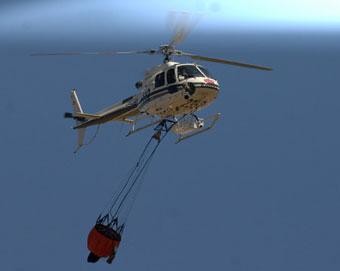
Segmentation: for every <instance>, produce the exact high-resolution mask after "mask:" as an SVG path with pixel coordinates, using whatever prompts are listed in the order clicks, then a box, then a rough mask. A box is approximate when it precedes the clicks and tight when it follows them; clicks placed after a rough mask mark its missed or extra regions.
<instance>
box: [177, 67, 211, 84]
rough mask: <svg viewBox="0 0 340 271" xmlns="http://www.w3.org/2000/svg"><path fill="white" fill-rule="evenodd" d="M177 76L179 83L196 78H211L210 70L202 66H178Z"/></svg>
mask: <svg viewBox="0 0 340 271" xmlns="http://www.w3.org/2000/svg"><path fill="white" fill-rule="evenodd" d="M177 75H178V79H179V81H181V80H184V79H188V78H194V77H211V75H210V73H209V72H208V70H206V69H205V68H203V67H202V66H196V65H188V64H184V65H179V66H177Z"/></svg>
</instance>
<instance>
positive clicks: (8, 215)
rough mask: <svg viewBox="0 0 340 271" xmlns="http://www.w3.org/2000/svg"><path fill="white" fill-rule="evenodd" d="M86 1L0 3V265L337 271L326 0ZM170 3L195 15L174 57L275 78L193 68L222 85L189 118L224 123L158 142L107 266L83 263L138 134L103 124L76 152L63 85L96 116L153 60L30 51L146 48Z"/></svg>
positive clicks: (339, 200) (339, 252) (162, 26)
mask: <svg viewBox="0 0 340 271" xmlns="http://www.w3.org/2000/svg"><path fill="white" fill-rule="evenodd" d="M98 2H99V1H47V0H46V1H38V0H37V1H26V0H21V1H20V0H17V1H1V4H0V37H1V42H0V59H1V62H0V74H1V80H0V114H1V116H2V128H1V135H0V150H1V152H0V165H1V168H0V180H1V186H0V213H1V215H2V222H3V223H0V240H1V242H0V270H4V271H7V270H10V271H12V270H15V271H31V270H32V271H40V270H41V271H45V270H49V271H60V270H84V271H85V270H89V271H90V270H91V271H94V270H103V271H104V270H117V271H119V270H124V271H127V270H138V271H144V270H145V271H154V270H157V271H159V270H161V271H174V270H196V271H207V270H233V271H234V270H235V271H246V270H261V271H273V270H275V271H287V270H289V271H301V270H309V271H320V270H327V271H339V270H340V234H339V229H340V218H339V215H338V214H339V209H340V196H339V195H340V183H339V180H340V169H339V153H340V141H339V138H340V126H339V125H338V123H339V116H340V104H339V101H340V92H339V86H340V77H339V72H338V70H339V66H340V51H339V50H340V49H339V44H340V35H339V34H338V32H335V31H333V32H332V31H330V32H331V33H327V35H325V32H328V30H334V29H335V30H336V29H339V27H338V26H339V20H338V12H339V9H338V8H334V7H337V6H336V3H335V4H334V5H333V6H332V5H331V3H332V2H330V1H322V2H321V1H320V2H313V1H309V2H308V3H307V4H306V1H303V2H301V1H297V2H293V1H284V4H280V6H277V5H276V4H275V3H279V2H278V1H268V2H267V3H266V2H264V1H251V2H250V1H249V2H244V1H234V2H230V1H229V2H226V1H219V2H218V1H209V0H208V1H171V2H170V1H167V2H165V1H163V2H159V1H157V2H156V1H134V2H132V1H126V2H124V3H122V1H119V3H118V2H117V1H100V2H99V4H98ZM115 2H117V3H115ZM182 2H183V3H182ZM13 3H14V4H13ZM227 3H228V4H227ZM321 3H322V4H321ZM325 3H326V4H325ZM333 3H334V2H333ZM168 10H184V11H189V12H191V13H197V12H201V13H204V14H205V16H204V17H203V18H202V20H201V21H200V22H199V23H198V24H197V25H196V28H195V29H194V30H193V33H191V34H190V36H189V37H188V39H187V40H185V41H184V42H183V44H181V46H180V47H181V48H180V49H183V50H185V51H189V52H193V53H197V54H202V55H207V56H212V57H221V58H227V59H234V60H238V61H245V62H250V63H256V64H260V65H268V66H271V67H273V68H274V71H273V72H270V73H269V72H262V71H256V70H250V69H241V68H237V67H229V66H225V65H220V64H217V63H204V66H205V67H206V68H208V69H209V70H210V71H211V72H212V74H213V76H214V78H216V79H217V80H218V81H219V83H220V86H221V89H220V93H219V97H218V99H217V100H216V101H215V102H214V103H213V104H212V105H211V106H210V107H209V108H207V109H205V110H203V111H202V112H199V114H198V115H199V116H200V117H204V116H207V115H210V114H212V113H216V112H220V113H221V114H222V116H221V119H220V120H219V122H218V123H217V124H216V126H215V128H214V129H212V130H211V131H209V132H207V133H205V134H201V135H198V136H196V137H193V138H191V139H190V140H187V141H184V142H183V143H181V144H177V145H176V144H174V142H175V136H174V135H173V134H171V135H169V136H168V137H167V138H166V140H165V141H164V143H163V145H162V146H161V147H160V149H159V151H158V152H157V154H156V156H155V158H154V159H153V162H152V165H151V166H150V169H149V171H148V173H147V175H146V178H145V180H144V183H143V186H142V188H141V191H140V194H139V195H138V198H137V201H136V204H135V206H134V208H133V210H132V212H131V215H130V217H129V220H128V224H127V228H126V231H125V234H124V236H123V242H122V244H121V247H120V249H119V252H118V255H117V258H116V260H115V262H114V263H113V266H108V265H107V264H106V263H105V262H100V263H98V264H96V265H94V266H93V265H89V264H87V263H86V256H87V253H88V250H87V247H86V237H87V234H88V232H89V230H90V229H91V227H92V225H93V223H94V222H95V219H96V218H97V216H98V214H99V212H100V211H101V210H102V208H104V206H105V204H106V203H107V201H108V199H109V198H110V197H111V196H112V193H113V192H114V191H115V190H116V189H117V184H118V183H119V181H120V180H121V178H122V177H124V176H125V174H126V172H128V170H129V169H130V167H131V166H132V165H133V164H134V163H135V160H136V157H137V156H138V155H139V154H140V152H141V150H142V148H143V146H144V144H145V142H146V141H147V139H148V138H149V136H150V134H151V131H143V132H141V133H139V134H136V135H134V136H131V137H128V138H126V137H125V134H126V132H127V129H128V127H126V125H124V126H122V125H121V124H120V123H116V122H112V123H108V124H106V125H103V126H102V127H101V129H100V133H99V135H98V137H97V138H96V140H95V141H94V142H93V144H91V145H89V146H87V147H86V148H84V149H83V150H81V151H80V152H79V153H78V154H77V155H74V154H73V150H74V147H75V143H76V135H75V132H74V130H73V129H71V126H72V125H73V124H72V122H70V121H69V120H65V119H63V117H62V116H63V113H64V112H65V111H70V110H71V102H70V97H69V95H70V90H71V89H72V88H77V90H78V95H79V98H80V101H81V103H82V106H83V109H84V110H85V111H86V112H89V113H93V112H96V111H98V110H100V109H101V108H103V107H106V106H108V105H110V104H112V103H115V102H117V101H119V100H121V99H124V98H126V97H128V96H131V95H132V94H135V93H136V91H137V90H136V89H135V87H134V84H135V82H136V81H138V80H141V79H142V78H143V74H144V71H145V70H146V69H147V68H150V67H152V66H154V65H157V64H159V63H160V62H161V58H160V57H157V56H154V57H150V56H144V55H138V56H117V57H88V56H84V57H30V56H29V54H30V53H32V52H37V51H38V52H39V51H42V52H46V51H47V52H49V51H66V50H79V51H82V50H84V51H97V50H110V49H111V50H129V49H145V48H150V47H156V46H157V45H159V44H160V43H161V42H166V41H167V40H168V39H169V36H170V35H169V32H168V31H164V30H166V28H167V26H166V18H167V13H168ZM231 26H233V27H231ZM216 28H218V29H220V31H225V33H223V34H222V35H221V33H216V32H215V30H216ZM242 29H248V30H249V29H251V30H252V31H251V35H250V33H247V32H245V31H241V30H242ZM273 29H274V31H272V30H273ZM282 29H286V30H287V29H288V30H291V31H285V32H282V33H280V34H278V33H277V32H278V31H277V32H275V31H276V30H282ZM232 30H233V31H234V32H235V33H227V31H232ZM267 30H268V33H269V34H268V33H264V34H263V32H266V31H267ZM269 30H270V31H271V32H270V31H269ZM296 30H298V31H296ZM307 30H308V31H307ZM309 30H315V31H309ZM316 30H318V31H316ZM157 31H158V32H159V33H156V32H157ZM204 31H205V32H204ZM137 32H138V33H137ZM207 32H209V33H207ZM210 32H211V33H210ZM124 34H125V35H126V36H124ZM127 37H128V38H127ZM6 41H8V42H6ZM25 41H30V42H25ZM50 41H52V42H50ZM84 41H85V42H84ZM182 60H183V61H185V59H182ZM202 64H203V63H202ZM93 133H94V130H93V129H88V136H89V137H90V136H91V135H93Z"/></svg>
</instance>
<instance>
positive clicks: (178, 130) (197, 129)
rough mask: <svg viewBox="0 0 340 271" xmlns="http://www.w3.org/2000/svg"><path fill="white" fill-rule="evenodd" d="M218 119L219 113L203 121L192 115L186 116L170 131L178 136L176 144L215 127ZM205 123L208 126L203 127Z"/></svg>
mask: <svg viewBox="0 0 340 271" xmlns="http://www.w3.org/2000/svg"><path fill="white" fill-rule="evenodd" d="M220 117H221V113H217V114H214V115H211V116H208V117H206V118H205V119H203V118H199V117H197V116H196V115H194V114H192V115H188V116H187V118H184V119H182V120H181V121H179V122H177V123H176V124H175V125H174V126H173V127H172V131H173V132H174V133H175V134H178V135H179V137H178V138H177V140H176V142H175V143H176V144H177V143H179V142H181V141H183V140H185V139H188V138H190V137H193V136H195V135H198V134H201V133H204V132H206V131H208V130H210V129H211V128H213V127H214V126H215V124H216V122H217V121H218V120H219V119H220ZM207 123H208V126H206V127H205V125H206V124H207Z"/></svg>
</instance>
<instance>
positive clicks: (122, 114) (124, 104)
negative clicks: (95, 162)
mask: <svg viewBox="0 0 340 271" xmlns="http://www.w3.org/2000/svg"><path fill="white" fill-rule="evenodd" d="M187 35H188V30H187V29H186V28H185V27H182V28H178V29H177V30H176V32H175V33H174V35H173V37H172V39H171V40H170V42H169V43H168V44H165V45H161V46H160V47H159V48H158V49H149V50H141V51H105V52H64V53H36V54H32V55H33V56H76V55H102V56H103V55H104V56H114V55H130V54H146V55H162V56H163V57H164V58H163V63H161V64H159V65H157V66H155V67H152V68H151V69H149V70H147V71H146V72H145V76H144V79H143V80H141V81H138V82H137V83H136V84H135V86H136V88H137V89H138V91H139V92H138V93H137V94H134V95H132V96H130V97H127V98H125V99H123V100H122V101H120V102H118V103H115V104H114V105H112V106H110V107H108V108H105V109H102V110H100V111H99V112H97V113H94V114H90V113H86V112H84V111H83V109H82V106H81V104H80V101H79V99H78V96H77V92H76V90H75V89H73V90H72V91H71V101H72V106H73V112H66V113H65V114H64V117H65V118H70V119H74V120H75V121H76V125H75V126H74V127H73V129H75V130H77V132H78V142H77V148H76V151H77V150H78V149H80V148H81V147H82V146H83V145H84V137H85V130H86V128H88V127H90V126H94V125H101V124H103V123H106V122H110V121H120V122H123V123H127V124H129V125H131V128H130V130H129V132H128V134H127V136H130V135H132V134H134V133H136V132H139V131H141V130H143V129H146V128H149V127H151V126H155V125H159V124H160V123H164V120H167V121H170V122H172V123H173V124H174V125H172V126H171V131H172V132H174V133H175V134H177V135H178V138H177V141H176V143H178V142H180V141H182V140H185V139H187V138H189V137H192V136H195V135H197V134H199V133H202V132H205V131H207V130H209V129H211V128H213V127H214V125H215V123H216V122H217V121H218V119H219V118H220V115H221V114H220V113H216V114H214V115H211V116H207V117H205V118H201V117H198V116H197V115H196V113H197V112H198V111H200V110H201V109H203V108H205V107H208V106H209V105H211V104H212V103H213V101H214V100H215V99H216V98H217V97H218V93H219V90H220V85H219V83H218V81H217V80H216V79H215V78H213V77H212V75H211V74H210V72H209V71H208V70H207V69H206V68H205V67H203V66H202V65H199V64H197V63H192V62H189V63H180V62H175V61H173V60H172V58H173V57H174V56H175V57H187V58H191V59H192V60H201V61H207V62H215V63H220V64H227V65H233V66H238V67H243V68H250V69H257V70H262V71H271V70H272V68H270V67H266V66H259V65H254V64H248V63H241V62H236V61H232V60H227V59H221V58H212V57H207V56H201V55H197V54H192V53H188V52H184V51H181V50H177V49H176V46H177V45H178V44H179V43H181V42H182V41H183V40H184V39H185V37H186V36H187ZM145 120H146V121H147V123H146V124H145V123H144V124H143V125H138V124H140V123H141V122H145ZM76 151H75V152H76Z"/></svg>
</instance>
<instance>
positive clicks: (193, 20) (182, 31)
mask: <svg viewBox="0 0 340 271" xmlns="http://www.w3.org/2000/svg"><path fill="white" fill-rule="evenodd" d="M199 18H200V17H198V16H193V15H192V14H190V13H188V12H171V13H169V15H168V21H169V23H170V24H171V26H170V27H171V28H173V31H174V35H173V37H172V39H171V40H170V43H169V45H170V46H171V47H175V46H176V45H177V44H179V43H181V42H182V41H183V40H184V39H185V38H186V37H187V36H188V35H189V33H190V32H191V30H192V28H194V26H195V25H196V24H197V22H198V20H199ZM170 24H169V25H170Z"/></svg>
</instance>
